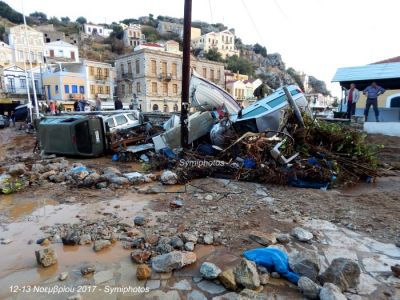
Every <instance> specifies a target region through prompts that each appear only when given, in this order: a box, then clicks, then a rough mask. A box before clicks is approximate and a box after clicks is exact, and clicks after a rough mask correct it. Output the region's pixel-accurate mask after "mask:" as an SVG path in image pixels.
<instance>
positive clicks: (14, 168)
mask: <svg viewBox="0 0 400 300" xmlns="http://www.w3.org/2000/svg"><path fill="white" fill-rule="evenodd" d="M27 171H28V169H27V168H26V166H25V164H23V163H17V164H13V165H11V166H10V167H9V168H8V174H10V175H11V176H19V175H23V174H25V173H26V172H27Z"/></svg>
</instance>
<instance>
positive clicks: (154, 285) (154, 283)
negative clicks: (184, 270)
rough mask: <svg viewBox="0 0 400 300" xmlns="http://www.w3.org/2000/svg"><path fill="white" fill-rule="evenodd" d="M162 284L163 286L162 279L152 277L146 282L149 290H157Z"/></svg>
mask: <svg viewBox="0 0 400 300" xmlns="http://www.w3.org/2000/svg"><path fill="white" fill-rule="evenodd" d="M160 286H161V281H160V280H153V279H151V280H147V282H146V287H147V288H148V289H149V290H157V289H159V288H160Z"/></svg>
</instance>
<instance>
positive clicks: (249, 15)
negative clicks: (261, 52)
mask: <svg viewBox="0 0 400 300" xmlns="http://www.w3.org/2000/svg"><path fill="white" fill-rule="evenodd" d="M242 4H243V6H244V8H245V10H246V13H247V16H248V17H249V19H250V21H251V23H252V24H253V27H254V30H255V31H256V33H257V35H258V37H259V38H260V41H261V42H262V43H263V44H264V45H265V43H264V40H263V38H262V36H261V34H260V32H259V31H258V28H257V25H256V22H254V20H253V18H252V16H251V14H250V11H249V9H248V8H247V6H246V4H245V2H244V0H242Z"/></svg>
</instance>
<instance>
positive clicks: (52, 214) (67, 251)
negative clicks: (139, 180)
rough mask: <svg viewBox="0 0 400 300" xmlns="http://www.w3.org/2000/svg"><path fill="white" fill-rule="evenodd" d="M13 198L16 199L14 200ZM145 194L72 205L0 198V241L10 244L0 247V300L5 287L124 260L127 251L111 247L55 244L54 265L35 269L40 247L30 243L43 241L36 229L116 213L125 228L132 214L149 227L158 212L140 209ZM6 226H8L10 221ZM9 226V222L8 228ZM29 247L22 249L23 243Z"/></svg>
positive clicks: (146, 201) (146, 200) (148, 197)
mask: <svg viewBox="0 0 400 300" xmlns="http://www.w3.org/2000/svg"><path fill="white" fill-rule="evenodd" d="M17 197H19V198H17ZM152 199H154V196H153V197H151V195H140V194H135V193H126V194H125V195H124V196H121V197H120V198H116V199H112V200H106V201H100V202H95V203H89V204H85V203H76V204H61V205H55V204H56V202H55V201H52V200H51V199H41V200H34V199H29V197H27V198H26V199H21V197H20V196H13V195H10V196H5V197H4V196H2V197H1V199H0V205H1V206H0V209H1V210H2V211H3V210H4V209H7V210H8V211H9V213H8V220H6V221H7V223H3V224H2V228H1V229H0V238H3V239H11V240H12V242H11V243H10V244H8V245H0V265H1V268H0V298H2V297H3V296H4V295H5V294H4V293H7V292H8V289H9V286H10V285H16V284H19V285H23V284H25V285H27V284H37V283H39V282H43V281H45V280H47V279H48V278H49V277H51V276H55V275H57V274H59V273H60V272H63V271H69V270H71V269H77V270H79V268H80V266H81V265H82V264H84V263H87V262H89V263H95V264H101V265H104V266H107V265H110V264H112V263H114V262H120V261H121V260H122V261H123V260H126V261H129V259H130V258H129V253H130V251H129V250H125V249H123V247H122V244H121V243H119V242H117V243H115V244H114V245H113V246H112V247H111V248H109V249H105V250H103V251H101V252H99V253H95V252H94V251H93V249H92V247H91V246H64V245H63V244H61V243H55V244H51V247H52V248H54V250H55V252H56V254H57V257H58V264H56V265H54V266H52V267H49V268H41V267H39V266H38V265H37V263H36V258H35V250H38V249H41V248H43V247H42V246H40V245H37V244H36V240H37V239H39V238H43V237H44V233H43V232H42V231H41V230H40V228H41V227H42V226H52V225H54V224H57V223H76V222H79V219H80V218H81V219H85V220H95V219H99V218H107V215H108V214H111V213H112V214H116V215H118V216H119V217H120V218H122V219H123V220H124V222H125V223H128V224H131V225H133V218H134V217H135V216H136V215H138V214H144V215H146V216H148V217H149V218H150V219H151V220H152V221H151V222H150V225H151V224H152V223H154V222H155V221H154V220H155V219H156V217H157V216H158V215H161V214H162V213H154V212H152V211H151V210H150V209H148V208H146V206H147V205H148V204H149V203H150V200H152ZM10 221H11V222H10ZM9 222H10V223H9ZM30 240H31V241H33V243H31V244H28V242H29V241H30Z"/></svg>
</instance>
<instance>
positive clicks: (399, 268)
mask: <svg viewBox="0 0 400 300" xmlns="http://www.w3.org/2000/svg"><path fill="white" fill-rule="evenodd" d="M390 269H391V270H392V272H393V274H394V275H395V276H396V277H400V265H399V264H396V265H394V266H391V267H390Z"/></svg>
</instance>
